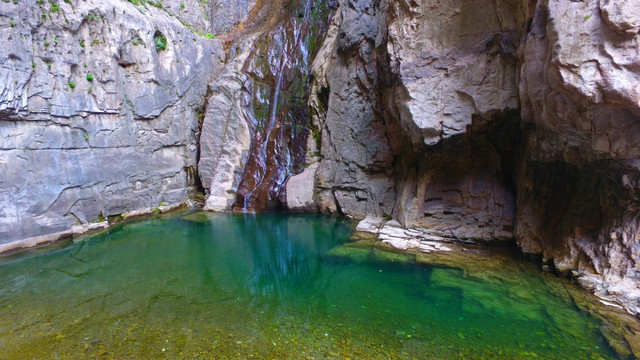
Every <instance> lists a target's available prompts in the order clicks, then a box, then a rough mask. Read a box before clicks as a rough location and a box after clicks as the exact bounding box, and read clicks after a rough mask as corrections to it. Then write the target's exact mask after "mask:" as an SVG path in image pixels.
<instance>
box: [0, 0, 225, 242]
mask: <svg viewBox="0 0 640 360" xmlns="http://www.w3.org/2000/svg"><path fill="white" fill-rule="evenodd" d="M166 3H170V2H166ZM179 3H180V2H176V4H179ZM167 6H170V5H167ZM0 27H1V28H2V31H1V32H0V38H1V40H0V43H1V44H2V49H0V63H1V64H2V65H0V78H1V79H3V80H2V82H1V83H0V173H2V177H1V178H0V244H1V243H6V242H10V241H12V240H19V239H24V238H29V237H34V236H39V235H49V234H53V233H58V232H66V231H68V230H69V229H70V228H71V227H72V226H74V225H87V224H89V223H92V222H97V221H101V220H102V219H103V218H105V219H106V218H107V217H109V216H114V215H125V216H126V215H127V214H133V213H137V212H151V210H152V209H154V208H157V207H160V206H165V205H167V206H168V205H175V204H179V203H181V202H183V201H185V200H186V198H187V192H188V189H189V188H190V187H191V186H193V185H194V182H195V180H194V175H195V165H196V157H197V132H198V112H199V111H201V108H202V106H203V103H204V95H205V94H206V91H207V83H208V81H210V79H211V78H212V77H213V76H214V74H216V73H217V72H219V71H220V68H221V62H222V61H223V60H224V54H223V50H222V46H221V44H220V42H219V41H218V40H213V39H208V38H205V37H202V36H199V35H197V34H195V33H192V32H191V31H190V30H189V28H187V27H186V26H185V25H183V23H181V22H180V21H179V20H178V19H177V18H176V17H175V16H172V15H171V14H170V11H169V10H167V9H162V8H157V7H154V6H151V5H149V4H147V5H142V4H140V5H138V6H134V5H133V4H132V3H129V2H126V1H120V0H110V1H71V2H59V4H56V5H55V6H54V5H53V4H52V3H50V2H36V1H20V2H19V3H18V2H16V3H15V4H14V2H1V3H0ZM156 44H157V45H156Z"/></svg>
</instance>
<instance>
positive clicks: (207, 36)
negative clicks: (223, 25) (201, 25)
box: [204, 33, 216, 39]
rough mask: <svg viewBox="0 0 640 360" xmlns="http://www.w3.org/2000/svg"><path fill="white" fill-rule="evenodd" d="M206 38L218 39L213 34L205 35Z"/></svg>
mask: <svg viewBox="0 0 640 360" xmlns="http://www.w3.org/2000/svg"><path fill="white" fill-rule="evenodd" d="M204 37H206V38H207V39H215V38H216V37H215V36H214V35H213V34H211V33H208V34H205V35H204Z"/></svg>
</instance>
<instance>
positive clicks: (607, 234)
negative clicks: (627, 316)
mask: <svg viewBox="0 0 640 360" xmlns="http://www.w3.org/2000/svg"><path fill="white" fill-rule="evenodd" d="M531 15H532V19H531V22H530V23H531V25H530V31H529V33H528V34H527V36H526V38H525V39H524V40H523V43H522V45H521V47H520V51H519V55H520V58H521V61H522V68H521V81H520V83H519V86H520V99H521V103H522V121H523V123H524V126H525V128H526V129H527V130H526V131H525V132H524V143H523V147H524V149H525V151H524V156H523V163H522V164H520V170H519V172H520V173H519V174H518V179H519V180H518V188H517V194H518V201H517V231H516V235H517V239H518V243H519V244H520V246H521V247H522V248H523V250H525V251H527V252H532V253H539V254H542V255H543V256H544V258H546V259H549V260H550V261H553V263H554V264H555V266H556V267H557V268H558V269H560V270H565V271H571V272H572V273H573V274H574V275H575V276H577V277H578V279H579V281H580V282H581V283H582V284H583V285H584V286H586V287H589V288H591V289H592V290H593V291H594V292H595V293H596V294H598V295H600V296H602V297H605V298H608V299H614V300H615V301H617V302H618V303H620V304H622V305H623V306H624V307H625V308H626V309H627V310H629V311H630V312H632V313H634V314H638V313H640V302H639V301H640V290H639V289H638V286H639V285H640V252H639V250H640V243H639V240H640V237H639V233H638V229H639V228H640V207H639V206H638V204H639V200H640V193H639V191H638V189H639V185H640V183H639V180H640V167H639V165H640V163H639V160H640V70H639V69H640V56H638V54H639V49H640V45H639V43H640V35H639V34H638V30H639V25H640V1H636V0H634V1H626V2H623V1H607V0H600V1H595V0H591V1H583V2H565V1H552V0H547V1H539V2H538V4H537V6H536V8H535V11H532V13H531Z"/></svg>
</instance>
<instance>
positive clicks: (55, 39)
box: [53, 36, 58, 45]
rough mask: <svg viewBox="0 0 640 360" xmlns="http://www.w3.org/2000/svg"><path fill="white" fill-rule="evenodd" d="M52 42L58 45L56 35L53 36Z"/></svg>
mask: <svg viewBox="0 0 640 360" xmlns="http://www.w3.org/2000/svg"><path fill="white" fill-rule="evenodd" d="M53 43H54V44H56V45H58V37H57V36H56V37H54V38H53Z"/></svg>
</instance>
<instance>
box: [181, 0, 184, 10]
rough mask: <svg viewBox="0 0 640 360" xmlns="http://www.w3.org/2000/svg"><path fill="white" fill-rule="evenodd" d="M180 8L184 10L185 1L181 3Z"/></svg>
mask: <svg viewBox="0 0 640 360" xmlns="http://www.w3.org/2000/svg"><path fill="white" fill-rule="evenodd" d="M180 10H184V2H181V3H180Z"/></svg>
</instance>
